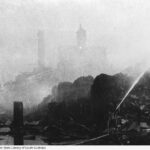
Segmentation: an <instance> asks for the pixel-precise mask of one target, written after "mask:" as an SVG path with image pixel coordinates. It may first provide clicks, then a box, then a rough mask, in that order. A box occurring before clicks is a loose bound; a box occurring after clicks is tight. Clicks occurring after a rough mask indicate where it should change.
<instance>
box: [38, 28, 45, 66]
mask: <svg viewBox="0 0 150 150" xmlns="http://www.w3.org/2000/svg"><path fill="white" fill-rule="evenodd" d="M37 38H38V67H39V68H43V67H44V66H45V43H44V32H43V31H42V30H39V31H38V33H37Z"/></svg>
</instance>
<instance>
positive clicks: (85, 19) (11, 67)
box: [0, 0, 150, 79]
mask: <svg viewBox="0 0 150 150" xmlns="http://www.w3.org/2000/svg"><path fill="white" fill-rule="evenodd" d="M149 8H150V1H149V0H0V72H3V73H4V76H5V75H7V78H10V79H11V78H12V77H13V76H14V75H15V74H17V73H18V72H20V71H22V72H23V71H27V70H30V69H31V68H32V67H33V64H34V63H35V62H36V59H37V58H36V53H37V37H36V34H37V31H38V29H43V30H44V31H45V38H46V41H45V43H46V46H45V47H46V61H47V64H50V65H51V66H55V65H56V64H57V62H58V60H59V57H58V56H60V54H59V51H58V50H57V47H59V46H60V45H74V44H76V41H75V32H76V30H77V28H78V26H79V24H80V23H81V24H82V25H83V26H84V28H85V29H86V30H87V34H88V44H89V45H91V44H93V45H99V46H102V47H106V49H107V52H108V59H109V63H111V64H112V65H113V66H115V67H116V68H118V70H122V68H124V67H127V66H129V65H132V64H134V63H136V62H139V61H142V60H145V59H147V60H148V59H149V56H150V46H149V45H150V9H149ZM64 53H67V51H66V52H64ZM94 54H97V53H96V52H95V51H94V50H93V56H94ZM88 56H91V54H90V53H89V54H86V59H88Z"/></svg>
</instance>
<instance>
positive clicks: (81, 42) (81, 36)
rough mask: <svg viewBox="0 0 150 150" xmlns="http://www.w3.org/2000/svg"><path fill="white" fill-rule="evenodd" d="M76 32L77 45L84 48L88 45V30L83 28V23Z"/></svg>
mask: <svg viewBox="0 0 150 150" xmlns="http://www.w3.org/2000/svg"><path fill="white" fill-rule="evenodd" d="M76 34H77V46H78V48H80V49H82V48H84V47H85V46H86V40H87V38H86V30H85V29H83V27H82V25H81V24H80V26H79V29H78V31H77V33H76Z"/></svg>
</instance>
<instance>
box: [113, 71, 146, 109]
mask: <svg viewBox="0 0 150 150" xmlns="http://www.w3.org/2000/svg"><path fill="white" fill-rule="evenodd" d="M147 69H148V68H146V69H145V70H144V71H143V72H142V73H141V74H140V75H139V76H138V77H137V78H136V80H135V81H134V82H133V84H132V86H131V87H130V88H129V90H128V91H127V93H126V94H125V96H124V97H123V99H122V101H121V102H120V103H119V104H118V106H117V108H116V110H117V109H118V108H119V107H120V106H121V104H122V103H123V102H124V100H125V99H126V98H127V96H128V95H129V94H130V92H131V91H132V89H133V88H134V87H135V85H136V84H137V83H138V82H139V80H140V79H141V78H142V76H143V75H144V74H145V72H146V71H147Z"/></svg>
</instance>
